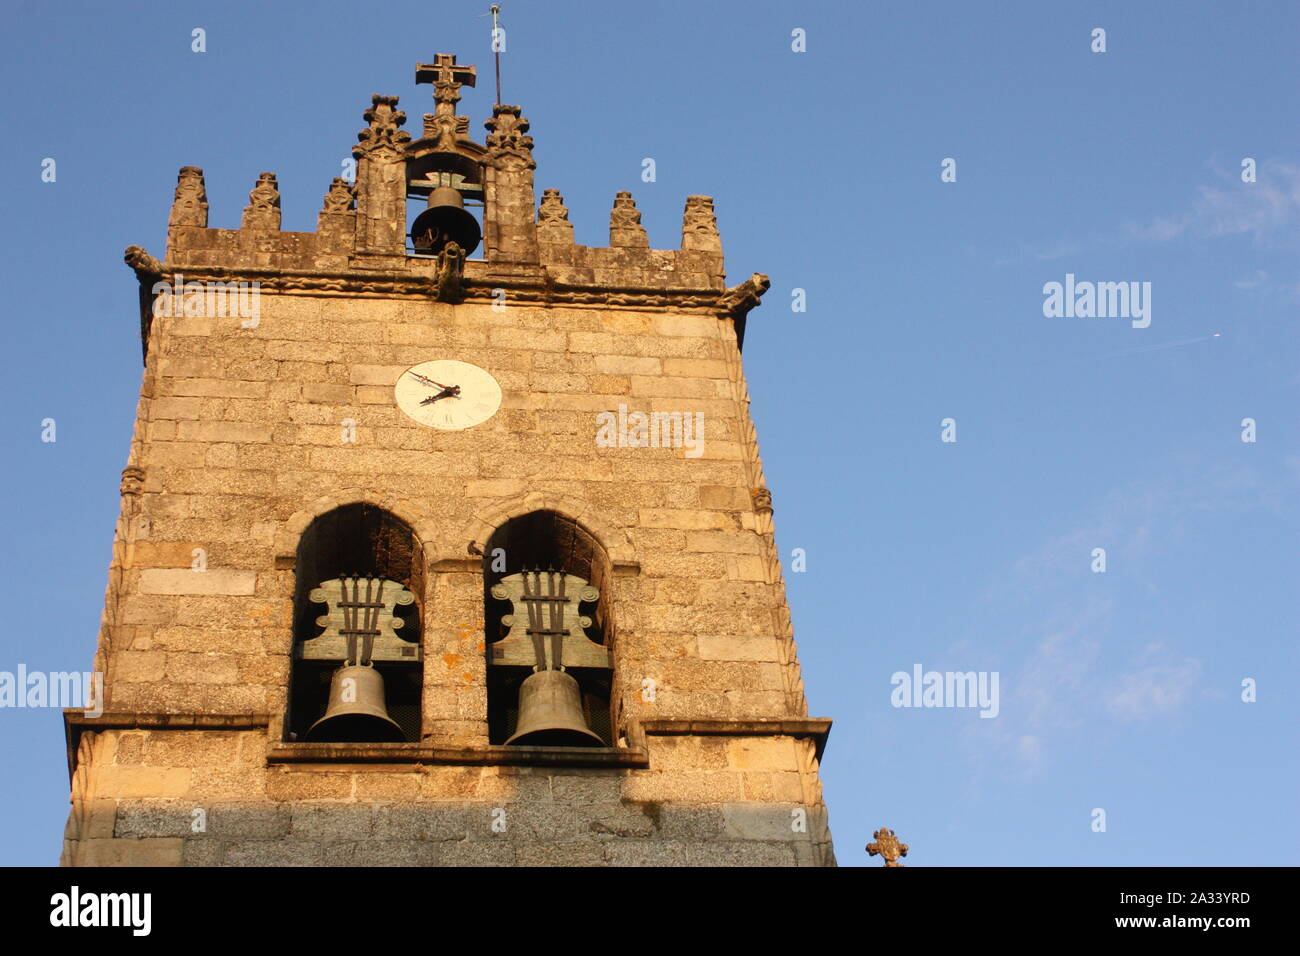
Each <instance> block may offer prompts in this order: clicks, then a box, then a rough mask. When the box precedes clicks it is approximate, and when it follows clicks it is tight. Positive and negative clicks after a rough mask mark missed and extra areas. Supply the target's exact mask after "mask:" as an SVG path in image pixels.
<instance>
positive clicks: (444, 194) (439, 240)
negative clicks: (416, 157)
mask: <svg viewBox="0 0 1300 956" xmlns="http://www.w3.org/2000/svg"><path fill="white" fill-rule="evenodd" d="M482 236H483V234H482V232H480V231H479V227H478V220H477V219H475V218H474V216H473V215H471V214H470V213H469V212H468V211H466V209H465V202H464V200H462V199H461V196H460V191H459V190H457V189H455V188H454V187H452V186H439V187H438V188H437V189H435V190H433V192H431V193H429V208H428V209H426V210H425V211H424V212H422V213H420V214H419V215H418V216H416V217H415V224H414V225H412V226H411V242H412V243H413V244H414V245H415V248H416V249H418V250H419V251H421V252H429V253H434V254H437V253H439V252H441V251H442V247H443V246H445V245H446V244H447V243H449V242H454V243H456V245H458V246H460V248H461V251H462V252H463V253H465V255H467V256H468V255H469V254H470V253H472V252H473V251H474V250H475V249H477V248H478V243H479V240H480V239H481V238H482Z"/></svg>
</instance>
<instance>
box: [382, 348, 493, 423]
mask: <svg viewBox="0 0 1300 956" xmlns="http://www.w3.org/2000/svg"><path fill="white" fill-rule="evenodd" d="M393 390H394V393H395V395H396V398H397V407H398V408H400V409H401V410H402V411H404V412H406V414H407V415H409V416H410V417H411V418H413V419H415V420H416V421H417V422H419V423H420V424H421V425H428V426H429V427H430V428H440V429H442V430H444V431H460V430H462V429H465V428H473V427H474V426H475V425H481V424H482V423H483V422H485V421H487V420H488V419H489V418H491V417H492V416H493V415H495V414H496V413H497V409H498V408H500V407H501V386H500V385H499V384H497V380H496V379H494V378H493V377H492V376H491V375H489V374H488V373H487V372H485V371H484V370H483V369H481V368H479V367H478V366H477V365H470V364H469V363H468V362H456V361H452V360H451V359H439V360H438V361H436V362H422V363H421V364H419V365H416V366H414V367H412V368H408V369H407V370H406V371H405V372H403V373H402V376H401V378H399V379H398V380H397V384H396V385H395V386H394V389H393Z"/></svg>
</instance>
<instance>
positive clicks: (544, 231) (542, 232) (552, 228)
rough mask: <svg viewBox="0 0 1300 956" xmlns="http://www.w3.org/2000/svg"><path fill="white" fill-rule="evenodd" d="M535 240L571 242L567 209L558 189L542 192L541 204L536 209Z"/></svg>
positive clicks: (571, 233)
mask: <svg viewBox="0 0 1300 956" xmlns="http://www.w3.org/2000/svg"><path fill="white" fill-rule="evenodd" d="M537 238H538V239H539V240H541V241H543V242H573V223H571V222H569V208H568V207H567V206H565V205H564V197H563V196H561V195H560V191H559V190H558V189H544V190H542V203H541V205H540V206H538V207H537Z"/></svg>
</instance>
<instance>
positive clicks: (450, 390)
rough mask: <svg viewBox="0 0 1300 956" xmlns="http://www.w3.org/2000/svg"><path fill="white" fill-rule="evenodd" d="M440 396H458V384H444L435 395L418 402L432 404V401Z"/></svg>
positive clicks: (440, 397)
mask: <svg viewBox="0 0 1300 956" xmlns="http://www.w3.org/2000/svg"><path fill="white" fill-rule="evenodd" d="M442 398H460V386H459V385H451V386H444V387H443V390H442V391H441V392H439V393H438V394H437V395H430V396H429V397H428V398H426V399H425V400H424V401H422V402H420V404H421V405H432V404H433V403H434V402H436V401H438V400H439V399H442Z"/></svg>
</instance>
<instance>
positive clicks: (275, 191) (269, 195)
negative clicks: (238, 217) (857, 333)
mask: <svg viewBox="0 0 1300 956" xmlns="http://www.w3.org/2000/svg"><path fill="white" fill-rule="evenodd" d="M248 203H249V204H248V205H247V206H245V207H244V220H243V223H242V224H241V228H243V229H266V230H272V231H279V229H280V186H279V184H278V183H276V181H275V173H262V174H260V175H259V176H258V177H257V185H256V186H254V187H253V191H252V192H250V193H249V194H248Z"/></svg>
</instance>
